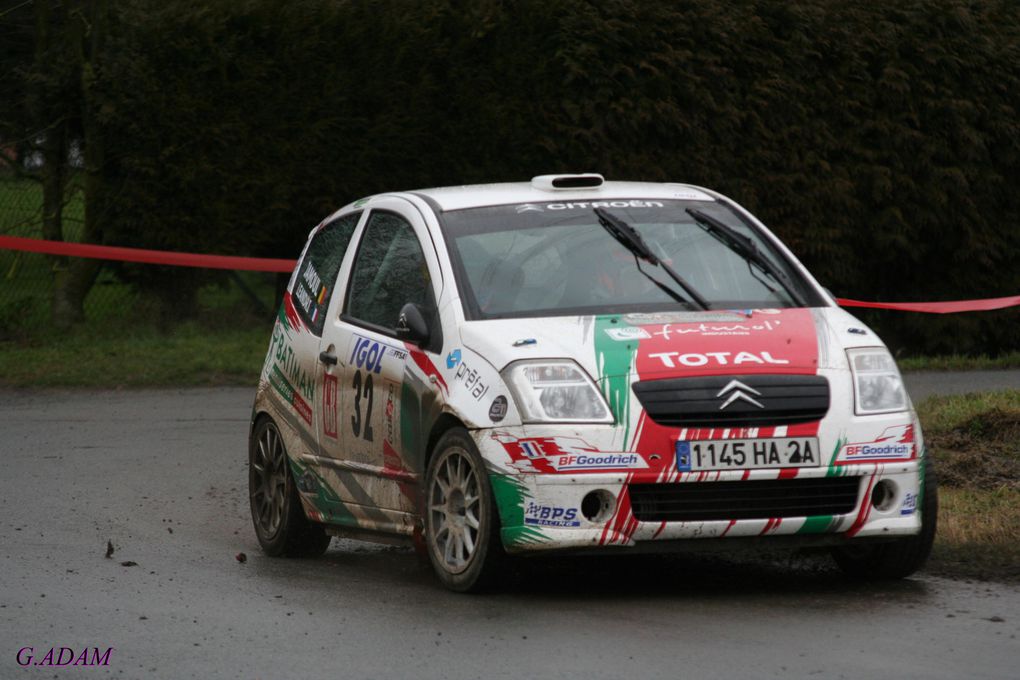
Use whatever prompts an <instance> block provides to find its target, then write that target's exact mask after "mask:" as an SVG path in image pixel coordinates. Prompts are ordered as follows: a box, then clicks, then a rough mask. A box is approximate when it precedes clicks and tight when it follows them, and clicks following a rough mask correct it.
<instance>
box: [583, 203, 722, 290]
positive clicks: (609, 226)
mask: <svg viewBox="0 0 1020 680" xmlns="http://www.w3.org/2000/svg"><path fill="white" fill-rule="evenodd" d="M595 216H596V217H598V218H599V224H601V225H602V227H603V228H604V229H605V230H606V231H608V232H609V233H610V234H612V235H613V237H614V238H615V239H616V240H617V241H619V242H620V243H621V244H622V245H623V247H624V248H626V249H627V250H629V251H630V252H632V253H634V262H635V263H636V264H637V268H638V271H639V272H641V273H642V274H644V275H645V276H647V277H648V279H649V280H651V282H652V283H654V284H655V285H656V286H658V287H659V289H660V290H662V291H664V292H665V293H667V294H668V295H669V296H670V297H672V298H673V299H674V300H676V301H677V302H683V303H684V304H689V302H688V301H687V300H685V299H684V298H683V297H682V296H680V295H679V294H678V293H677V292H676V291H674V290H671V289H670V288H669V287H668V286H665V285H663V283H662V282H661V281H659V280H658V279H656V278H655V277H654V276H652V275H651V274H649V273H648V272H646V271H645V270H644V269H642V268H641V263H640V262H638V258H641V259H642V260H646V261H647V262H649V263H651V264H653V265H658V266H659V267H661V268H662V269H663V270H664V271H665V272H666V273H667V274H669V277H670V278H671V279H673V280H674V281H676V283H677V285H678V286H680V287H681V288H683V290H684V292H685V293H687V295H688V296H689V297H690V298H691V300H693V301H694V303H695V304H696V305H697V306H698V307H701V309H704V310H707V309H708V301H707V300H706V299H705V298H703V297H701V295H700V294H699V293H698V291H696V290H694V288H693V287H691V284H689V283H687V282H686V281H685V280H684V278H683V277H682V276H680V275H679V274H677V273H676V270H675V269H673V268H672V267H671V266H669V265H668V264H666V263H665V262H663V261H662V260H661V259H660V258H658V257H657V256H656V255H655V253H653V252H652V249H651V248H649V247H648V244H647V243H645V240H644V239H643V238H641V234H639V233H638V232H637V230H636V229H634V227H632V226H630V225H629V224H627V223H626V222H624V221H623V220H621V219H620V218H619V217H616V216H615V215H613V214H611V213H609V212H608V211H606V210H605V209H603V208H595Z"/></svg>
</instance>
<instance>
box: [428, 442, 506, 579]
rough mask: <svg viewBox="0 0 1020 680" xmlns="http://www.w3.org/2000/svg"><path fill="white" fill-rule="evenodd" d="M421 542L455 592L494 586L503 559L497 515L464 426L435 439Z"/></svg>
mask: <svg viewBox="0 0 1020 680" xmlns="http://www.w3.org/2000/svg"><path fill="white" fill-rule="evenodd" d="M422 499H423V502H424V508H423V514H424V520H425V521H424V524H425V544H426V548H427V550H428V556H429V561H430V562H431V563H432V569H433V571H435V573H436V576H438V578H439V580H440V581H441V582H442V584H443V585H444V586H446V587H447V588H449V589H450V590H453V591H456V592H462V593H464V592H480V591H483V590H486V589H489V588H491V587H492V586H493V585H495V583H496V581H497V578H498V576H499V574H500V573H501V572H502V570H503V566H504V563H505V561H506V553H505V552H504V550H503V543H502V541H501V540H500V532H499V529H500V524H499V513H498V511H497V509H496V503H495V499H494V497H493V493H492V485H491V484H490V482H489V476H488V474H487V473H486V469H485V462H484V461H483V460H482V456H481V454H480V453H478V448H477V447H476V446H475V443H474V441H472V439H471V437H470V436H469V435H468V433H467V430H464V429H463V428H459V427H458V428H453V429H450V430H447V432H446V433H444V434H443V436H442V437H440V439H439V441H438V442H437V443H436V447H435V450H434V452H433V454H432V457H431V459H430V460H429V464H428V467H427V469H426V472H425V487H424V489H423V493H422Z"/></svg>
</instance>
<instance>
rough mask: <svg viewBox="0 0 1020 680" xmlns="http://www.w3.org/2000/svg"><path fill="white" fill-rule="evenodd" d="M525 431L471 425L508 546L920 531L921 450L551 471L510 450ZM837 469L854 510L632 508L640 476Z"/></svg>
mask: <svg viewBox="0 0 1020 680" xmlns="http://www.w3.org/2000/svg"><path fill="white" fill-rule="evenodd" d="M526 434H528V433H526V432H524V431H523V428H520V431H518V432H512V431H511V432H508V431H507V430H502V431H500V432H499V433H498V436H494V433H493V431H491V430H477V431H475V432H474V433H473V435H474V438H475V442H476V443H477V445H478V448H479V450H480V451H481V453H482V456H483V457H484V458H485V459H486V461H487V464H488V465H489V475H490V480H491V482H492V488H493V491H494V494H495V497H496V502H497V506H498V509H499V514H500V520H501V523H502V539H503V544H504V546H505V548H506V549H507V551H508V552H511V553H522V552H533V551H549V550H591V549H600V548H611V547H630V548H641V549H642V550H649V549H651V550H656V549H658V547H659V546H661V549H662V550H669V549H671V548H672V546H670V543H674V544H675V543H676V542H677V541H689V540H694V539H708V538H719V539H736V538H752V537H755V538H756V537H779V536H785V537H787V539H786V542H790V541H791V540H792V542H794V543H796V539H798V538H802V539H804V542H805V543H812V542H817V540H816V539H818V538H819V536H823V535H827V536H831V537H834V538H843V539H856V538H866V537H897V536H908V535H913V534H917V533H918V532H919V531H920V528H921V522H920V513H919V508H918V502H917V499H918V497H919V492H920V490H921V479H920V474H921V472H920V471H921V469H922V466H921V465H920V463H921V460H923V459H922V458H914V459H911V460H904V461H897V462H886V463H859V464H849V465H848V464H841V465H838V466H837V465H834V464H833V463H832V462H829V464H827V465H820V466H818V467H809V468H796V469H794V470H785V471H780V470H775V469H772V470H727V471H715V472H690V473H687V472H677V471H676V467H675V465H672V466H671V464H670V463H668V462H666V461H662V467H660V468H659V469H654V467H653V466H651V465H650V466H648V467H645V468H642V469H631V470H621V471H619V472H616V471H613V472H577V473H563V472H559V473H555V474H552V473H547V472H532V471H527V469H526V468H527V466H525V465H521V464H520V461H513V460H511V459H510V458H509V457H508V455H507V451H506V447H505V446H504V445H503V444H502V443H501V440H505V439H506V438H507V436H514V437H521V438H523V437H525V436H526ZM596 455H597V454H596ZM827 462H828V461H827ZM832 477H839V478H841V479H843V480H850V479H854V480H856V489H857V493H856V499H855V501H854V502H853V505H852V508H850V507H849V506H848V510H849V511H846V512H841V513H838V514H816V515H807V516H776V517H756V518H753V519H735V518H731V517H728V516H726V512H725V511H721V512H720V513H719V516H718V517H713V518H712V519H708V520H699V521H666V520H661V519H656V520H648V519H644V520H642V519H638V517H639V516H643V515H642V511H638V512H635V508H634V506H633V504H632V499H631V493H630V489H631V487H632V485H635V484H663V485H686V484H713V483H717V482H735V483H740V482H750V483H756V485H757V486H759V487H761V486H764V487H767V486H768V485H769V483H770V482H769V480H776V482H777V483H778V482H780V481H782V482H783V483H784V484H785V485H786V486H785V487H784V488H793V489H796V485H797V484H798V483H799V482H798V480H823V479H825V478H832ZM807 484H809V485H810V484H811V482H810V481H808V482H807ZM849 484H851V485H852V484H853V483H852V482H849ZM791 485H792V486H791ZM728 486H730V487H731V488H734V487H735V485H733V484H730V485H728ZM592 495H593V496H592ZM586 497H587V498H588V500H587V501H586ZM593 497H597V498H598V502H594V501H593ZM734 499H735V500H734V503H735V504H737V503H740V502H741V501H740V500H739V496H734ZM647 514H648V513H644V515H647ZM734 514H738V513H734ZM777 514H781V513H777ZM787 514H788V513H787ZM734 543H736V542H734Z"/></svg>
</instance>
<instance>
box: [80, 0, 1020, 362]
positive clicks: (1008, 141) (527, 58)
mask: <svg viewBox="0 0 1020 680" xmlns="http://www.w3.org/2000/svg"><path fill="white" fill-rule="evenodd" d="M114 20H115V25H114V26H113V27H112V30H111V37H110V40H109V44H108V50H107V54H106V56H105V59H104V61H103V63H102V66H101V68H100V70H99V82H98V85H97V87H99V88H100V91H101V92H102V95H103V98H104V99H105V102H106V104H105V105H104V106H103V108H102V110H101V111H100V112H99V116H100V117H101V121H102V124H103V126H104V130H106V131H107V134H106V135H105V137H104V140H105V144H106V145H107V149H106V158H107V159H108V160H107V164H106V167H105V170H104V176H105V181H106V192H107V196H108V197H109V198H110V200H109V202H108V203H107V211H108V214H107V230H106V235H105V238H106V240H107V241H109V242H113V243H118V244H124V245H144V246H149V247H169V248H181V249H187V250H197V251H207V252H236V253H240V254H252V255H273V256H283V255H294V254H295V253H296V252H297V250H298V248H299V246H300V243H301V242H302V240H303V239H304V236H305V235H306V233H307V230H308V229H309V228H310V227H311V226H313V225H314V224H315V223H316V222H317V221H318V220H319V219H321V218H322V217H323V216H324V215H325V214H327V213H328V212H329V211H330V210H332V209H334V208H335V207H337V206H339V205H342V204H343V203H346V202H347V201H349V200H352V199H354V198H358V197H360V196H363V195H366V194H370V193H374V192H378V191H383V190H392V189H410V188H418V187H424V186H435V185H443V184H459V183H467V182H479V181H502V180H522V179H527V178H529V177H531V176H532V175H535V174H540V173H546V172H557V171H573V170H587V171H598V172H602V173H604V174H605V175H606V176H607V177H609V178H610V179H647V180H666V179H668V180H671V181H684V182H691V183H695V184H703V185H706V186H710V187H712V188H716V189H719V190H721V191H723V192H724V193H727V194H729V195H730V196H732V197H733V198H735V199H736V200H738V201H740V202H741V203H743V204H744V205H746V206H747V207H748V208H750V209H751V210H752V211H754V212H755V213H756V214H758V215H759V216H760V217H761V218H762V219H763V220H764V221H765V222H766V223H767V224H769V225H770V226H771V227H772V228H773V229H774V230H775V231H776V232H778V233H779V234H780V235H781V236H782V237H783V238H784V239H785V240H786V241H787V243H788V244H790V245H791V247H792V248H793V249H794V251H795V252H796V253H797V254H798V255H799V256H800V257H801V258H802V259H803V260H804V261H805V263H806V264H807V265H808V266H809V267H810V268H811V269H812V271H814V272H815V274H816V275H817V276H818V277H819V279H820V280H821V281H822V282H823V284H825V285H827V286H828V287H829V288H830V289H832V290H833V291H834V292H835V293H836V294H837V295H840V296H845V297H855V298H860V299H882V300H934V299H957V298H967V297H993V296H1001V295H1008V294H1016V293H1018V292H1020V223H1018V218H1020V197H1018V195H1020V181H1018V180H1020V122H1018V121H1020V117H1018V109H1020V9H1018V5H1017V3H1015V2H1012V1H1010V0H1001V1H998V2H984V3H979V2H971V1H964V0H941V1H937V2H936V1H902V2H888V1H887V0H861V1H858V2H852V3H845V2H838V1H832V0H800V1H798V2H786V3H778V2H775V1H774V0H757V1H748V2H739V3H736V2H732V1H730V0H697V1H686V2H685V1H679V2H669V3H665V2H664V3H656V2H645V1H643V0H615V1H613V0H609V1H605V2H581V1H578V0H541V1H529V0H525V1H522V2H513V3H511V2H498V1H491V2H483V1H478V0H475V1H463V2H461V1H457V0H445V1H439V0H434V1H431V2H421V3H412V2H407V1H405V0H384V1H378V2H338V1H336V0H295V1H293V2H287V3H280V2H278V1H277V0H260V1H254V0H250V1H248V2H226V1H221V2H213V3H210V2H208V0H205V1H201V2H200V1H197V0H192V1H180V2H174V3H165V2H162V0H133V1H132V2H126V3H118V4H117V7H116V8H115V17H114ZM867 320H868V321H870V322H872V323H874V324H875V325H876V326H878V327H879V328H880V330H881V331H882V332H883V333H884V334H885V335H886V336H887V339H888V340H889V341H890V343H891V344H893V345H894V346H896V347H898V348H902V349H905V350H907V351H912V352H920V351H924V352H978V351H984V352H998V351H1003V350H1007V349H1017V348H1018V346H1020V312H1017V311H1016V310H1013V311H1010V312H1003V313H995V314H980V315H962V316H961V315H956V316H954V317H951V318H939V319H936V318H932V317H921V316H911V315H907V314H898V313H893V312H883V313H880V314H869V315H867Z"/></svg>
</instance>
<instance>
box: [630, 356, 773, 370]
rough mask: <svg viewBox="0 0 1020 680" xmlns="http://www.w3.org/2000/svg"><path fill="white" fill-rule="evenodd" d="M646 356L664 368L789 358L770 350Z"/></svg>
mask: <svg viewBox="0 0 1020 680" xmlns="http://www.w3.org/2000/svg"><path fill="white" fill-rule="evenodd" d="M648 356H649V357H650V358H653V359H659V360H660V361H661V362H662V365H663V366H664V367H666V368H677V367H678V366H691V367H699V366H708V365H714V366H740V365H742V364H757V365H767V364H772V365H785V364H789V363H790V360H789V359H781V358H776V357H773V356H772V354H771V353H770V352H705V353H699V352H688V353H686V354H681V353H680V352H653V353H649V354H648Z"/></svg>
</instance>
